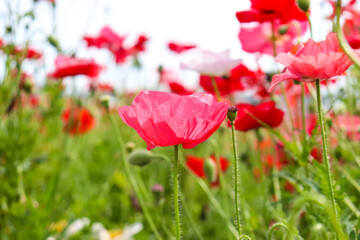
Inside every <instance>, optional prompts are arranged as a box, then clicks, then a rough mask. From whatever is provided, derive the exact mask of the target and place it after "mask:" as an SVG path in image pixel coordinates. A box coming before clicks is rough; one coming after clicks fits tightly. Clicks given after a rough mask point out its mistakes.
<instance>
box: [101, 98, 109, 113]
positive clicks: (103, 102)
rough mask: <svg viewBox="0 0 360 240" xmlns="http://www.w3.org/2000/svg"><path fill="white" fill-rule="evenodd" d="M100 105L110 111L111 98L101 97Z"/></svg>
mask: <svg viewBox="0 0 360 240" xmlns="http://www.w3.org/2000/svg"><path fill="white" fill-rule="evenodd" d="M100 103H101V105H102V106H103V107H104V108H105V109H106V110H109V108H110V96H109V95H103V96H101V97H100Z"/></svg>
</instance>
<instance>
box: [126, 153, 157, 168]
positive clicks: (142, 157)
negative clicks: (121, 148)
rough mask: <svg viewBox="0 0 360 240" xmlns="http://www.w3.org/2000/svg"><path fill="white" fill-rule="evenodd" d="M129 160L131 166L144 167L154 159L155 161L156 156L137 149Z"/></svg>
mask: <svg viewBox="0 0 360 240" xmlns="http://www.w3.org/2000/svg"><path fill="white" fill-rule="evenodd" d="M128 159H129V162H130V164H132V165H134V166H139V167H143V166H145V165H147V164H149V163H150V162H151V160H152V159H154V155H153V154H152V153H151V152H150V151H147V150H145V149H136V150H134V151H133V152H132V153H130V155H129V157H128Z"/></svg>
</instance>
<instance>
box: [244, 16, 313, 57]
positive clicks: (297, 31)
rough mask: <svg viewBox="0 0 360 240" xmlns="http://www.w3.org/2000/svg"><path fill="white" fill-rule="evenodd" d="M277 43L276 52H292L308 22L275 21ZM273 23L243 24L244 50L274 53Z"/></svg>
mask: <svg viewBox="0 0 360 240" xmlns="http://www.w3.org/2000/svg"><path fill="white" fill-rule="evenodd" d="M273 24H274V28H275V44H276V52H277V53H278V54H279V53H282V52H290V51H292V50H293V49H294V48H295V47H296V46H297V41H298V38H299V37H301V36H302V35H303V34H304V33H305V32H306V29H307V25H308V24H307V22H298V21H290V22H289V23H287V24H280V23H279V21H275V22H274V23H273ZM271 25H272V24H271V23H270V22H264V23H261V24H258V25H257V26H251V27H248V26H241V27H240V32H239V40H240V42H241V47H242V49H243V50H244V51H246V52H249V53H255V52H260V53H263V54H269V55H273V54H274V53H273V51H274V50H273V42H272V37H273V33H272V26H271Z"/></svg>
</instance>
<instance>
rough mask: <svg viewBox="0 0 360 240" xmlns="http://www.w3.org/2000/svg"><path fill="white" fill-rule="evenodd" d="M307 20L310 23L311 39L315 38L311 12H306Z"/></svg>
mask: <svg viewBox="0 0 360 240" xmlns="http://www.w3.org/2000/svg"><path fill="white" fill-rule="evenodd" d="M306 18H307V20H308V22H309V27H310V38H313V28H312V24H311V20H310V15H309V12H306Z"/></svg>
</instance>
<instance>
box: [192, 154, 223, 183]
mask: <svg viewBox="0 0 360 240" xmlns="http://www.w3.org/2000/svg"><path fill="white" fill-rule="evenodd" d="M209 159H211V160H212V161H213V162H214V166H215V169H216V170H215V171H216V179H215V181H214V182H212V183H211V185H212V186H213V187H214V186H217V185H218V184H219V170H218V168H217V162H216V158H215V156H211V157H210V158H209ZM205 160H206V159H204V158H199V157H195V156H191V155H189V156H187V157H186V166H187V167H188V168H189V169H190V170H191V171H192V172H193V173H194V174H195V175H196V176H198V177H200V178H203V179H205V177H206V173H205V171H204V165H205ZM219 160H220V167H221V172H225V171H226V170H227V168H228V167H229V161H228V160H227V159H226V158H224V157H220V159H219Z"/></svg>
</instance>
